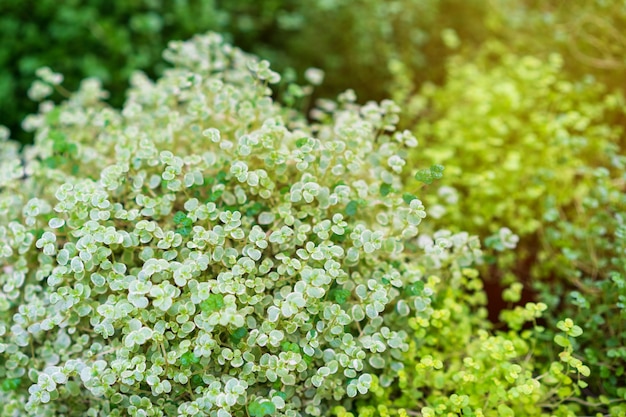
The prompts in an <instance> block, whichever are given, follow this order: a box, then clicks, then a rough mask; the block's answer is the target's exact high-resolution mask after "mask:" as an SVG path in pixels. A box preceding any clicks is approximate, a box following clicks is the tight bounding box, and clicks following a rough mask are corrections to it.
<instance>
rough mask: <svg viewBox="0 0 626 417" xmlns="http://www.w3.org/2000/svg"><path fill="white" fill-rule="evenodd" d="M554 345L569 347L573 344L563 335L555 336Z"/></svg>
mask: <svg viewBox="0 0 626 417" xmlns="http://www.w3.org/2000/svg"><path fill="white" fill-rule="evenodd" d="M554 343H556V344H557V345H559V346H561V347H568V346H570V344H571V343H570V341H569V339H568V338H567V337H564V336H563V335H560V334H557V335H556V336H554Z"/></svg>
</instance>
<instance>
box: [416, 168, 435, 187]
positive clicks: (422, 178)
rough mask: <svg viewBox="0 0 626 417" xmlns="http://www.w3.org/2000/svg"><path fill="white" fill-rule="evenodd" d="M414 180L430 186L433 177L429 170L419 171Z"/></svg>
mask: <svg viewBox="0 0 626 417" xmlns="http://www.w3.org/2000/svg"><path fill="white" fill-rule="evenodd" d="M415 179H416V180H418V181H419V182H423V183H424V184H432V182H433V175H432V172H431V171H430V169H420V170H419V171H417V173H416V174H415Z"/></svg>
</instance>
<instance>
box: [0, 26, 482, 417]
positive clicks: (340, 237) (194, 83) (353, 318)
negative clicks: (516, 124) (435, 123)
mask: <svg viewBox="0 0 626 417" xmlns="http://www.w3.org/2000/svg"><path fill="white" fill-rule="evenodd" d="M164 56H165V57H166V59H168V60H169V61H170V62H172V63H173V64H174V68H173V69H171V70H169V71H167V72H166V73H165V75H164V76H163V77H162V78H161V79H160V80H158V81H157V82H151V81H150V80H148V79H147V78H146V77H145V76H142V75H141V74H137V75H135V76H134V78H133V82H132V84H133V86H132V88H131V89H130V91H129V94H128V100H127V102H126V104H125V106H124V108H123V110H121V111H117V110H115V109H112V108H110V107H108V106H107V105H106V104H103V102H102V101H101V100H102V98H104V97H106V94H105V93H104V92H103V91H102V90H101V89H100V87H99V85H98V83H97V82H95V81H93V80H87V81H85V82H84V83H83V84H82V87H81V89H80V90H79V91H78V92H77V93H76V94H74V95H73V96H72V97H71V98H70V99H69V100H68V101H67V102H65V103H64V104H62V105H61V106H59V107H54V106H52V105H51V104H48V103H45V102H44V103H42V105H41V112H40V114H39V115H36V116H32V117H30V118H29V119H27V120H26V121H25V125H27V126H30V127H31V128H32V129H34V130H35V131H36V143H35V145H34V146H33V147H32V148H30V149H27V150H26V151H25V153H24V160H25V162H24V165H23V166H22V165H20V164H19V163H17V162H15V161H16V158H14V153H11V152H10V151H9V152H8V153H6V152H5V153H3V154H1V156H2V160H1V164H2V167H3V170H2V171H3V176H2V182H1V183H0V187H1V188H0V237H1V239H0V242H1V243H0V268H1V269H0V284H1V285H2V288H3V291H2V293H1V294H0V365H1V366H0V379H1V380H2V381H4V383H3V385H2V388H3V390H2V391H0V415H3V416H13V415H44V416H45V415H50V416H52V415H76V416H77V415H80V416H83V415H88V416H90V415H93V416H95V415H102V416H105V415H106V416H116V415H131V416H148V415H150V416H153V415H154V416H157V415H182V416H185V415H188V416H215V417H228V416H231V415H233V416H245V415H247V414H250V415H252V416H262V415H265V414H270V413H271V414H275V415H277V416H283V415H285V416H297V415H324V413H325V412H326V410H327V409H328V404H329V403H332V402H333V401H334V402H337V401H341V400H345V399H350V398H352V397H355V396H357V395H359V394H365V393H367V392H368V389H369V386H370V384H371V382H372V375H373V374H376V375H377V379H378V380H379V381H380V383H381V385H383V386H384V385H385V384H389V383H391V381H392V380H393V378H394V376H395V375H396V374H397V372H398V371H399V370H400V369H401V367H402V365H401V359H402V353H403V352H404V351H406V350H407V349H408V343H407V342H408V338H409V337H408V335H407V332H406V329H407V326H406V321H407V317H408V316H409V315H415V314H422V315H424V314H427V313H428V305H429V304H430V300H431V297H432V296H433V290H432V286H431V285H430V284H428V282H426V276H425V273H426V272H428V271H430V272H429V273H431V272H432V271H433V269H436V267H437V265H441V264H442V261H443V262H444V264H445V258H447V257H449V256H452V255H451V253H452V252H450V251H449V250H448V248H451V247H452V246H454V247H455V249H454V252H455V253H457V254H458V256H460V257H465V258H467V259H466V261H465V262H466V263H471V262H472V259H473V257H475V256H476V255H478V254H479V253H478V249H477V247H476V242H475V241H473V240H471V239H468V238H467V237H466V236H460V235H458V236H456V237H455V236H451V235H448V234H445V233H443V234H440V235H439V236H435V238H434V240H432V241H430V240H428V239H426V240H424V241H422V242H421V243H419V244H418V242H417V241H416V239H415V237H416V236H417V233H418V229H417V227H418V225H419V224H420V222H421V220H422V218H424V217H425V209H424V207H423V205H422V204H421V202H420V201H419V200H418V199H417V198H416V197H415V196H412V195H410V194H403V193H401V192H398V191H396V190H400V189H401V186H402V183H401V178H402V173H403V170H405V169H406V165H405V158H406V154H407V150H408V148H409V147H414V146H416V145H417V142H416V140H415V138H414V137H413V136H411V135H410V134H408V133H406V132H404V133H402V132H396V131H395V123H396V122H397V113H398V111H399V109H398V108H397V107H396V106H395V105H394V104H393V103H392V102H383V103H381V104H374V103H369V104H367V105H365V106H363V107H360V106H357V105H355V104H353V102H352V101H353V97H352V95H351V94H350V93H348V94H344V95H343V96H341V97H340V100H339V101H338V102H337V103H335V102H332V103H331V102H326V103H322V106H321V107H320V108H319V109H318V110H317V112H316V114H315V116H316V117H317V119H319V122H315V123H313V124H308V123H307V122H306V121H305V120H304V118H302V117H300V116H298V115H297V114H294V113H292V112H291V111H288V110H285V109H283V108H281V107H280V106H279V105H277V104H276V103H274V102H273V101H272V99H271V97H270V90H269V88H268V84H269V83H274V82H277V81H278V80H279V78H280V77H279V75H278V74H277V73H275V72H273V71H272V70H271V69H270V68H269V65H268V63H267V62H265V61H259V60H257V59H256V58H254V57H251V56H249V55H246V54H244V53H242V52H241V51H239V50H238V49H236V48H232V47H230V46H228V45H224V44H223V42H222V39H221V38H220V37H219V36H217V35H214V34H209V35H205V36H198V37H196V38H194V39H193V40H192V41H189V42H176V43H172V44H171V46H170V48H169V49H168V50H167V51H166V52H165V54H164ZM42 82H44V83H45V80H42ZM3 152H4V151H3ZM7 166H8V167H10V169H5V167H7ZM6 173H8V174H6ZM23 177H24V178H23ZM457 241H458V242H457ZM472 242H473V243H472ZM407 248H410V249H407ZM463 248H465V249H463ZM455 256H456V255H455ZM427 260H430V261H429V262H427ZM422 281H423V282H422ZM416 283H422V284H421V285H417V284H416ZM424 283H425V285H424Z"/></svg>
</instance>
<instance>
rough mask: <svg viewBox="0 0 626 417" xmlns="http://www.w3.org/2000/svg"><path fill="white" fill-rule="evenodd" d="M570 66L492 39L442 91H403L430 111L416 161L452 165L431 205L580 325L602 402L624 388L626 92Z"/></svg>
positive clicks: (556, 315) (505, 270)
mask: <svg viewBox="0 0 626 417" xmlns="http://www.w3.org/2000/svg"><path fill="white" fill-rule="evenodd" d="M562 65H563V61H562V58H561V57H560V56H558V55H556V54H553V55H551V56H550V57H549V59H546V60H540V59H538V58H535V57H532V56H517V55H514V54H511V53H508V52H507V49H506V48H505V47H503V46H501V45H499V44H492V45H488V46H487V47H486V48H484V49H483V50H482V51H481V52H480V55H479V56H478V59H476V60H475V61H469V60H467V59H464V58H458V59H453V60H451V61H450V64H449V66H448V79H447V82H446V84H445V85H443V86H442V87H435V86H426V87H424V88H423V89H422V92H421V94H420V95H417V96H413V97H411V96H410V95H406V94H403V92H404V91H405V90H402V91H398V94H397V96H398V97H400V98H403V99H404V101H405V102H406V107H405V108H406V109H408V110H407V111H408V112H411V111H417V112H420V113H419V114H421V116H422V117H421V118H419V122H418V123H416V125H415V126H414V132H415V133H416V136H417V137H418V140H420V142H421V143H422V144H423V145H426V146H424V147H423V148H422V149H421V150H420V151H419V152H415V153H414V154H413V155H412V156H413V157H412V158H411V159H410V162H409V163H414V164H421V165H428V164H431V163H440V164H442V165H444V166H445V175H444V178H443V179H442V180H440V182H439V183H438V184H439V187H438V188H433V189H432V192H431V193H430V196H429V197H427V198H426V201H427V202H428V203H429V204H428V207H430V208H431V210H430V213H431V214H432V215H433V216H436V217H439V222H440V225H444V226H445V227H451V228H459V229H462V230H468V231H470V232H471V233H476V234H478V235H480V236H482V237H483V238H485V243H486V244H487V246H488V247H490V248H491V249H492V250H493V253H494V254H496V257H495V258H493V259H492V263H493V264H492V265H491V266H490V268H489V272H490V275H491V279H500V280H501V281H502V282H509V283H511V282H517V283H518V284H515V285H518V286H519V283H523V284H524V285H526V286H528V287H532V288H533V289H534V290H535V292H536V298H537V299H538V300H540V301H542V302H545V303H546V304H547V305H548V306H549V309H548V311H547V312H546V314H545V316H546V319H547V321H548V323H551V325H556V323H557V322H558V321H559V320H560V319H562V318H563V317H566V316H569V317H574V318H575V320H576V321H577V322H578V323H580V325H581V326H582V327H583V328H584V330H585V332H584V334H583V335H581V336H580V337H579V338H578V339H577V342H576V343H577V346H579V348H580V350H581V351H582V352H584V355H583V356H582V357H581V358H582V359H583V360H585V361H588V362H589V364H590V366H591V369H592V371H593V372H592V377H591V380H590V381H589V384H590V385H589V387H588V390H587V391H586V392H587V393H589V394H590V395H591V396H592V397H594V398H596V400H592V401H591V403H592V404H595V405H596V406H598V407H600V408H603V407H604V406H603V405H601V404H600V403H599V402H598V400H597V398H602V397H601V396H607V397H610V398H613V399H616V398H618V399H619V398H622V396H623V394H624V392H625V387H624V384H623V383H620V382H619V379H620V377H619V376H620V375H623V373H624V370H625V364H626V362H625V359H626V355H625V352H626V351H624V349H622V348H621V346H623V345H624V343H625V342H626V333H625V332H624V331H623V324H622V323H623V320H624V317H625V314H626V308H625V303H624V301H626V290H625V287H624V263H623V256H624V244H623V236H624V217H623V213H624V209H625V208H626V205H625V202H626V199H625V194H624V178H625V177H624V174H625V172H626V170H625V169H624V158H623V156H621V152H622V150H621V146H622V145H623V143H624V139H623V128H622V126H621V124H622V121H623V120H624V119H623V118H624V99H623V97H622V96H621V95H620V94H612V93H610V92H607V91H606V89H605V88H604V87H603V86H602V85H601V84H599V83H597V82H595V81H594V80H592V79H590V78H586V79H584V80H573V79H572V78H571V77H568V76H567V75H566V74H563V72H562ZM398 74H399V78H398V80H399V83H400V84H399V85H402V84H401V83H405V84H406V82H407V81H406V79H404V80H403V79H402V78H401V76H402V73H401V72H399V73H398ZM403 95H404V97H403ZM437 204H439V205H440V207H437ZM503 227H507V228H510V229H511V230H512V231H513V233H516V234H518V235H519V243H518V242H516V239H515V236H514V235H511V234H510V232H506V230H507V229H502V228H503ZM503 231H505V232H504V233H503ZM516 243H518V244H517V248H516V249H515V250H514V251H507V252H502V251H503V250H504V249H506V248H511V247H515V244H516ZM521 288H522V287H521V286H519V287H518V289H521ZM516 314H517V313H516ZM510 318H511V313H510V312H504V313H503V314H502V319H503V320H505V321H508V320H509V319H510ZM549 333H550V332H549ZM537 354H538V355H539V356H543V357H545V358H549V357H550V355H551V353H550V352H549V351H539V352H537ZM590 409H593V407H591V408H590Z"/></svg>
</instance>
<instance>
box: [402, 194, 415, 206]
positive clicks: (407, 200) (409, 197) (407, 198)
mask: <svg viewBox="0 0 626 417" xmlns="http://www.w3.org/2000/svg"><path fill="white" fill-rule="evenodd" d="M402 199H403V200H404V202H405V203H407V204H411V201H413V200H416V199H417V197H416V196H414V195H413V194H409V193H404V194H403V195H402Z"/></svg>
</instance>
